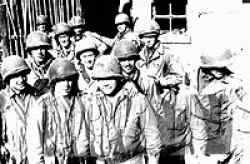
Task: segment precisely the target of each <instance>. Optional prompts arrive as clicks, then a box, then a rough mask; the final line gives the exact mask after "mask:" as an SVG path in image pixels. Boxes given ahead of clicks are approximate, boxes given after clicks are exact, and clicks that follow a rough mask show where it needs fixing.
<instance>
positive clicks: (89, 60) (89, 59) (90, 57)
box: [80, 51, 96, 70]
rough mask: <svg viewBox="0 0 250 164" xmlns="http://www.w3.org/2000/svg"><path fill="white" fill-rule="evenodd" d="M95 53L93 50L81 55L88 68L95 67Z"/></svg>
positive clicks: (82, 61)
mask: <svg viewBox="0 0 250 164" xmlns="http://www.w3.org/2000/svg"><path fill="white" fill-rule="evenodd" d="M95 58H96V56H95V53H94V52H93V51H85V52H83V53H82V54H81V55H80V62H81V64H83V65H84V66H85V67H86V68H87V69H91V70H92V69H93V67H94V64H95Z"/></svg>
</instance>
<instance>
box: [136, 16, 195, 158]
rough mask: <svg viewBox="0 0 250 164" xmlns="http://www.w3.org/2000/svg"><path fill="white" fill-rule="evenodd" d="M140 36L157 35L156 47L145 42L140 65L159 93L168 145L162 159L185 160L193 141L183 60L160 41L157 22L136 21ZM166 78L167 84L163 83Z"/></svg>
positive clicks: (158, 104) (157, 103) (160, 117)
mask: <svg viewBox="0 0 250 164" xmlns="http://www.w3.org/2000/svg"><path fill="white" fill-rule="evenodd" d="M135 31H136V32H137V33H138V35H139V37H140V38H143V37H147V36H151V37H155V43H154V45H152V47H148V46H147V45H145V46H144V47H142V49H141V50H140V53H139V54H140V60H138V61H137V63H136V64H137V68H138V69H139V70H140V72H141V74H143V75H145V76H148V77H150V78H152V79H154V80H155V84H156V88H157V92H155V93H156V94H155V100H156V101H154V102H152V105H153V106H154V109H155V111H156V113H157V116H158V117H157V118H158V121H159V129H160V132H161V139H162V142H163V144H164V150H163V151H162V154H161V158H160V162H161V163H165V161H171V162H179V163H183V162H184V154H185V153H184V152H185V151H184V150H185V148H186V145H188V144H189V142H190V135H191V133H190V130H189V123H188V114H189V111H188V108H187V104H186V101H187V99H188V87H187V86H185V84H184V82H183V81H184V74H185V73H184V70H183V69H182V67H181V63H179V62H178V60H177V59H176V57H175V56H174V55H173V54H171V51H170V49H169V48H167V47H166V46H164V45H163V44H162V43H160V41H158V40H157V39H158V36H159V34H160V27H159V25H158V24H157V23H156V22H155V21H148V22H144V21H140V20H138V22H137V23H136V24H135ZM161 80H165V82H166V83H162V82H161Z"/></svg>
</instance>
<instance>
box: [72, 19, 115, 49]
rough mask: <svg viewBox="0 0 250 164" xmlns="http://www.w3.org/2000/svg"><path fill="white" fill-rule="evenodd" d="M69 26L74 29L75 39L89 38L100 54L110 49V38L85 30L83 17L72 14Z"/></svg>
mask: <svg viewBox="0 0 250 164" xmlns="http://www.w3.org/2000/svg"><path fill="white" fill-rule="evenodd" d="M69 24H70V26H71V27H72V29H73V30H74V33H75V41H76V42H77V41H79V40H80V39H86V38H88V39H91V40H93V42H94V43H95V44H96V46H97V48H98V51H99V52H100V53H102V54H105V53H107V52H108V51H110V48H111V47H110V44H111V43H110V42H111V41H110V39H109V38H107V37H104V36H101V35H99V34H97V33H94V32H90V31H87V29H86V25H85V19H83V18H81V17H80V16H73V17H72V18H71V19H70V22H69Z"/></svg>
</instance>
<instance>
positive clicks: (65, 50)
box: [54, 22, 75, 61]
mask: <svg viewBox="0 0 250 164" xmlns="http://www.w3.org/2000/svg"><path fill="white" fill-rule="evenodd" d="M54 33H55V41H56V43H57V45H58V46H57V48H56V49H55V50H56V53H55V56H56V57H57V58H59V57H60V58H66V59H67V60H69V61H72V60H73V59H74V57H75V45H74V43H73V42H72V41H71V39H70V38H71V37H72V36H73V31H72V28H71V27H70V25H68V24H67V23H64V22H63V23H58V24H56V25H55V26H54Z"/></svg>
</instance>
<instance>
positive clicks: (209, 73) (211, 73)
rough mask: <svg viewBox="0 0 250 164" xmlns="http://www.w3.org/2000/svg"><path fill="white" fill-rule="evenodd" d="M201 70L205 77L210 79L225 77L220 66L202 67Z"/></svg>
mask: <svg viewBox="0 0 250 164" xmlns="http://www.w3.org/2000/svg"><path fill="white" fill-rule="evenodd" d="M203 72H204V73H205V77H204V78H205V79H207V80H209V81H211V80H214V79H216V80H220V79H222V78H224V77H225V74H224V73H223V69H220V68H203Z"/></svg>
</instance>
